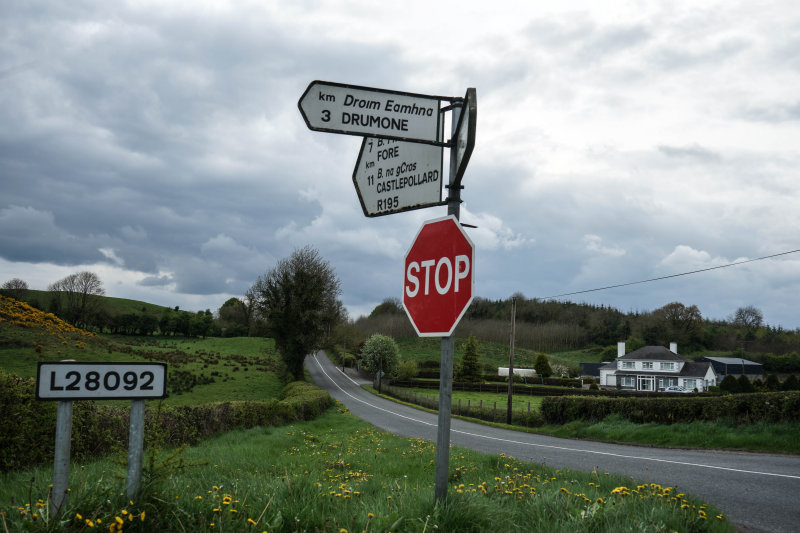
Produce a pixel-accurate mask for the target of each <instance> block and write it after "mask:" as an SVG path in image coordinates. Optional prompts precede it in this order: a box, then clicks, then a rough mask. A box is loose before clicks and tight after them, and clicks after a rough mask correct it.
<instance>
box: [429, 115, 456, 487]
mask: <svg viewBox="0 0 800 533" xmlns="http://www.w3.org/2000/svg"><path fill="white" fill-rule="evenodd" d="M460 116H461V112H460V110H459V108H457V107H456V108H454V109H453V115H452V118H451V120H452V123H451V128H450V129H451V131H452V134H453V135H455V133H456V129H457V128H456V126H457V125H458V119H459V117H460ZM457 171H458V158H457V156H456V150H455V149H454V148H451V149H450V186H449V188H448V196H447V214H448V215H453V216H455V217H456V220H458V218H459V216H460V215H461V185H460V184H455V183H454V182H455V178H456V173H457ZM455 340H456V334H455V332H453V334H452V335H450V336H449V337H442V357H441V361H440V362H439V427H438V430H437V432H436V483H435V485H434V491H433V494H434V499H435V501H437V502H438V501H441V500H443V499H444V498H445V497H446V496H447V481H448V479H449V475H450V411H451V407H452V402H453V353H454V352H455Z"/></svg>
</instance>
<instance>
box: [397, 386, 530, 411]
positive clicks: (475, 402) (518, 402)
mask: <svg viewBox="0 0 800 533" xmlns="http://www.w3.org/2000/svg"><path fill="white" fill-rule="evenodd" d="M404 390H406V391H408V392H413V393H416V394H419V395H424V396H427V397H430V398H439V391H438V390H437V389H417V388H404ZM542 398H543V396H529V395H522V394H515V395H514V396H512V398H511V405H512V408H513V409H514V410H515V411H520V410H525V409H528V406H530V409H531V410H534V409H539V406H540V405H541V404H542ZM458 402H461V406H462V407H465V406H466V405H467V402H469V405H470V406H471V407H479V406H481V405H483V407H485V408H489V409H491V408H492V407H493V406H494V405H495V404H497V408H498V409H499V410H500V411H502V412H503V413H505V412H506V408H507V406H508V395H507V394H496V393H491V392H472V391H459V390H454V391H453V405H456V404H457V403H458Z"/></svg>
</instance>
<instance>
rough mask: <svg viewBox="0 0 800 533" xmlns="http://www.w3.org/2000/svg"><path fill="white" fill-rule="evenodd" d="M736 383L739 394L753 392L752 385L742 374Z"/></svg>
mask: <svg viewBox="0 0 800 533" xmlns="http://www.w3.org/2000/svg"><path fill="white" fill-rule="evenodd" d="M736 381H737V383H738V385H739V392H755V387H753V384H752V383H751V382H750V380H749V379H748V377H747V376H745V375H744V374H742V375H741V376H739V378H738V379H737V380H736Z"/></svg>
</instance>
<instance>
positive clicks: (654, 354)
mask: <svg viewBox="0 0 800 533" xmlns="http://www.w3.org/2000/svg"><path fill="white" fill-rule="evenodd" d="M618 359H623V360H634V361H642V360H644V361H691V359H689V358H688V357H684V356H682V355H678V354H676V353H675V352H672V351H670V350H668V349H667V348H664V347H663V346H645V347H644V348H639V349H638V350H634V351H632V352H631V353H628V354H625V355H623V356H620V357H619V358H618Z"/></svg>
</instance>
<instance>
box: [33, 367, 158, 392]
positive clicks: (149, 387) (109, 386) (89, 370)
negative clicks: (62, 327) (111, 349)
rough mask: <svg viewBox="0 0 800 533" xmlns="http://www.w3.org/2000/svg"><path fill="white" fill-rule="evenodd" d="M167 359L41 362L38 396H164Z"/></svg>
mask: <svg viewBox="0 0 800 533" xmlns="http://www.w3.org/2000/svg"><path fill="white" fill-rule="evenodd" d="M166 395H167V365H166V364H165V363H74V362H58V363H39V367H38V370H37V373H36V399H38V400H123V399H142V400H143V399H152V398H164V397H166Z"/></svg>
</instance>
